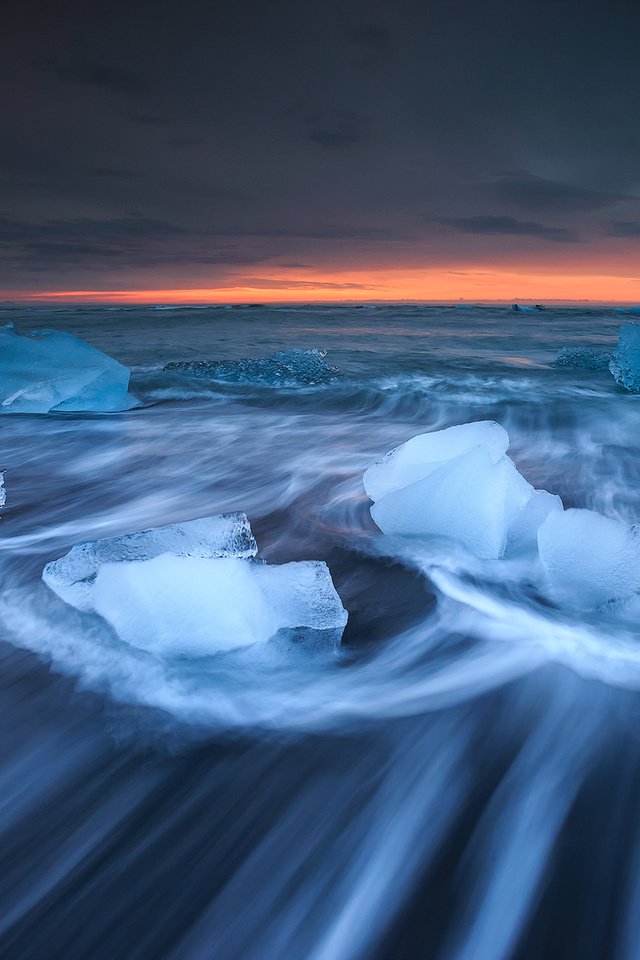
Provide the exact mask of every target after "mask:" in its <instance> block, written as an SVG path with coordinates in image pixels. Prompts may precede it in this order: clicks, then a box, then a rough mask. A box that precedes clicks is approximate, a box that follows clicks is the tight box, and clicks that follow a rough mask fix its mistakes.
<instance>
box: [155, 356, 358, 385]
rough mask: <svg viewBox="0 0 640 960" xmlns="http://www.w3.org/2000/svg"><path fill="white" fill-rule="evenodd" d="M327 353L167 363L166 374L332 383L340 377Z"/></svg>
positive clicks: (240, 380) (242, 380)
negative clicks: (326, 358)
mask: <svg viewBox="0 0 640 960" xmlns="http://www.w3.org/2000/svg"><path fill="white" fill-rule="evenodd" d="M326 355H327V353H326V350H299V349H297V348H293V349H290V350H278V351H277V352H276V353H272V354H270V355H269V356H267V357H258V358H256V359H255V360H185V361H172V362H171V363H167V364H166V366H165V367H164V369H165V370H166V371H167V373H183V374H186V375H187V376H189V377H198V378H199V379H204V380H224V381H229V382H233V383H236V382H237V383H245V382H249V383H263V384H268V385H270V386H274V385H275V386H278V385H282V386H286V385H296V384H305V385H309V386H313V385H315V384H321V383H331V382H332V381H334V380H338V379H339V378H340V376H341V374H340V371H339V370H338V368H337V367H332V366H331V365H330V364H328V363H326V361H325V359H324V358H325V357H326Z"/></svg>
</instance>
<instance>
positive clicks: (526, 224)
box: [439, 216, 580, 243]
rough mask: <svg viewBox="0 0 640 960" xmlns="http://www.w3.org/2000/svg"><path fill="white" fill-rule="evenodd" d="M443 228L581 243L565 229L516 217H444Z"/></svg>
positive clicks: (556, 241) (463, 231) (441, 221)
mask: <svg viewBox="0 0 640 960" xmlns="http://www.w3.org/2000/svg"><path fill="white" fill-rule="evenodd" d="M439 223H441V224H442V225H443V226H447V227H452V228H453V229H454V230H460V231H461V232H462V233H475V234H502V235H503V236H512V237H516V236H517V237H538V238H540V239H542V240H552V241H553V242H555V243H579V242H580V241H579V238H578V237H577V236H576V235H575V234H574V233H572V231H570V230H566V229H565V228H564V227H548V226H545V225H544V224H543V223H535V222H534V221H531V220H518V219H516V217H494V216H478V217H448V218H447V217H444V218H442V219H440V220H439Z"/></svg>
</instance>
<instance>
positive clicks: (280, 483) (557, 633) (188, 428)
mask: <svg viewBox="0 0 640 960" xmlns="http://www.w3.org/2000/svg"><path fill="white" fill-rule="evenodd" d="M625 319H629V318H628V317H626V318H625V316H623V315H621V314H619V313H616V312H614V311H613V310H612V309H604V308H593V309H588V310H587V309H582V308H571V309H569V308H567V309H557V310H556V309H553V310H552V309H549V310H546V311H545V312H541V313H538V312H521V313H513V312H511V310H509V309H508V308H506V307H477V308H466V309H460V308H453V307H449V308H442V307H429V306H406V305H405V306H386V307H376V308H373V307H368V306H365V307H362V308H358V307H354V306H348V307H346V306H341V307H336V306H311V307H286V308H284V307H283V308H278V307H260V306H252V307H242V308H233V309H229V308H222V307H217V308H213V307H204V308H171V309H169V308H167V309H158V308H148V307H108V308H106V307H80V306H78V307H73V308H66V307H65V308H62V307H60V308H54V307H39V308H22V307H11V306H6V307H2V308H0V322H9V321H12V322H14V324H15V327H16V329H17V330H19V331H27V330H29V329H33V328H40V327H46V328H52V329H56V330H64V331H67V332H70V333H73V334H75V335H76V336H79V337H81V338H83V339H85V340H87V341H89V342H90V343H91V344H93V345H94V346H96V347H98V348H99V349H101V350H103V351H104V352H106V353H108V354H110V355H112V356H114V357H116V358H117V359H118V360H120V361H121V362H122V363H124V364H126V365H127V366H129V367H131V369H132V382H131V390H132V393H133V394H134V395H135V396H136V397H137V398H138V400H139V401H140V405H139V406H138V407H136V408H135V409H133V410H130V411H128V412H126V413H120V414H108V415H95V414H94V415H89V414H86V415H80V414H50V415H37V416H36V415H26V414H21V415H12V416H9V415H7V416H4V417H2V418H1V419H0V430H1V431H2V443H1V445H0V468H4V469H5V470H6V474H5V483H6V488H7V504H6V507H5V509H4V510H3V512H2V513H3V516H2V520H1V521H0V582H1V593H0V636H1V637H2V643H1V644H0V656H1V659H2V670H1V673H0V712H1V716H0V738H1V741H0V742H1V744H2V750H1V751H0V833H1V837H2V841H1V846H2V867H1V869H0V957H2V958H7V960H29V958H31V960H53V958H55V960H58V958H60V960H164V958H167V960H169V958H171V960H511V958H513V960H638V958H640V645H639V644H640V637H639V627H640V622H638V620H637V619H636V618H635V616H634V614H629V615H625V616H613V615H612V616H608V615H603V614H602V613H593V614H582V615H580V616H577V615H576V614H575V613H571V611H569V610H566V609H564V608H562V607H561V606H557V605H554V604H546V605H545V604H543V603H541V602H538V601H537V600H536V599H535V598H532V597H531V593H530V590H529V588H528V583H527V576H526V571H520V573H519V574H518V576H515V575H512V574H511V573H510V574H509V576H508V577H506V576H505V577H501V576H500V575H499V574H498V573H497V572H496V571H497V567H496V566H495V565H494V566H492V567H490V568H489V567H487V569H486V570H485V569H480V570H478V571H476V573H475V574H474V575H462V574H461V573H460V571H459V569H458V568H457V566H456V563H457V561H456V554H455V551H452V553H451V555H450V556H449V555H445V556H443V555H440V556H439V558H438V561H437V563H434V562H433V560H432V559H430V558H429V557H428V556H426V555H425V553H424V552H423V551H421V550H420V549H419V548H418V547H415V548H414V547H412V546H407V545H406V544H402V543H398V542H396V541H394V540H393V538H386V537H384V536H383V535H382V534H381V533H380V532H379V531H378V530H377V528H376V527H375V525H374V523H373V521H372V520H371V517H370V515H369V506H370V502H369V500H368V498H367V496H366V494H365V492H364V489H363V486H362V475H363V472H364V471H365V469H366V468H367V467H368V466H370V465H371V464H372V463H373V462H375V461H376V460H378V459H379V458H380V457H382V456H383V455H384V453H385V452H386V451H388V450H389V449H390V448H392V447H394V446H396V445H398V444H400V443H402V442H404V441H405V440H407V439H409V438H410V437H412V436H414V435H416V434H419V433H423V432H426V431H430V430H436V429H440V428H442V427H447V426H450V425H452V424H457V423H465V422H468V421H474V420H482V419H493V420H496V421H498V422H499V423H500V424H502V425H503V426H504V427H505V428H506V429H507V430H508V432H509V435H510V437H511V447H510V450H509V455H510V456H511V457H512V458H513V459H514V461H515V463H516V464H517V466H518V468H519V470H520V471H521V472H522V473H523V474H524V475H525V477H526V478H527V479H528V480H530V481H531V482H532V483H533V484H534V486H536V487H540V488H545V489H547V490H549V491H551V492H553V493H557V494H559V495H560V496H561V497H562V499H563V501H564V504H565V506H567V507H570V506H579V507H588V508H590V509H594V510H598V511H600V512H602V513H604V514H606V515H608V516H610V517H614V518H617V519H621V520H624V521H626V522H628V523H634V522H636V521H637V520H638V518H639V517H640V396H637V395H633V394H630V393H626V392H625V391H623V390H621V389H620V388H619V387H618V386H617V385H616V383H615V382H614V380H613V378H612V376H611V375H610V373H609V372H608V371H607V370H588V369H572V368H560V367H555V366H553V360H554V358H555V356H556V354H557V353H558V351H559V350H560V349H561V348H562V347H565V346H585V347H594V348H596V349H601V350H608V349H610V348H612V347H613V346H614V344H615V341H616V337H617V331H618V328H619V326H620V324H621V323H622V322H623V321H624V320H625ZM312 349H314V350H315V349H318V350H326V351H327V354H326V358H324V361H320V360H317V361H314V362H310V366H309V367H307V366H305V362H306V361H305V358H304V356H301V355H298V354H294V355H293V356H292V357H291V358H290V360H289V361H288V369H289V373H288V374H287V373H286V372H285V373H280V374H273V371H271V370H270V368H267V369H266V370H265V369H264V367H263V366H261V365H251V364H249V365H240V366H238V365H237V364H234V363H233V361H237V360H240V359H247V358H249V359H255V358H260V357H264V356H266V355H269V354H272V353H274V352H277V351H283V350H285V351H291V350H312ZM195 360H215V361H220V365H219V366H218V379H216V380H209V379H207V378H206V377H201V376H200V377H193V376H190V375H188V374H187V373H185V372H184V371H181V370H180V369H177V370H176V369H174V370H171V371H164V370H163V367H164V365H165V364H167V363H170V362H174V361H195ZM227 364H228V368H226V367H224V366H222V365H227ZM323 364H329V365H331V368H337V369H338V371H339V374H337V373H335V372H334V371H333V370H332V369H330V368H328V367H327V368H324V367H323ZM323 369H326V376H325V375H324V374H323V372H322V371H323ZM318 371H319V372H318ZM272 374H273V375H272ZM229 511H244V512H246V513H247V515H248V516H249V519H250V521H251V524H252V528H253V531H254V533H255V536H256V539H257V541H258V545H259V548H260V555H261V556H262V557H264V558H265V559H267V560H268V561H271V562H276V563H279V562H284V561H288V560H299V559H321V560H325V561H326V562H327V563H328V565H329V567H330V570H331V574H332V576H333V580H334V583H335V585H336V588H337V590H338V592H339V594H340V596H341V598H342V601H343V603H344V606H345V607H346V609H347V610H348V611H349V622H348V624H347V627H346V630H345V633H344V637H343V642H342V646H341V648H340V651H339V653H338V654H337V655H336V656H335V657H333V658H331V659H330V660H317V659H314V658H306V657H304V656H301V657H299V658H294V659H292V660H291V662H290V663H286V664H284V665H282V666H280V667H279V668H278V669H271V668H270V669H264V668H263V667H262V666H261V665H260V664H257V665H254V666H252V665H251V663H250V662H247V663H245V664H244V665H243V666H242V667H241V668H239V672H238V674H237V675H233V676H232V675H230V674H229V671H225V672H222V671H219V670H215V669H210V670H209V669H202V668H201V665H199V664H198V663H197V662H196V663H193V662H189V661H188V660H184V661H181V662H179V663H173V664H171V665H169V666H167V664H166V663H164V662H162V661H161V660H157V659H155V658H154V657H152V656H150V655H146V654H143V653H141V652H140V651H138V652H134V651H132V648H126V645H124V644H117V643H115V642H113V643H111V644H110V643H107V642H105V640H104V637H103V636H102V634H101V633H100V632H99V631H98V630H97V629H96V627H95V624H94V622H93V618H92V617H91V616H88V615H86V614H80V613H79V612H78V611H76V610H74V609H72V608H70V607H66V606H65V605H64V604H62V602H61V601H60V600H59V599H58V598H57V597H56V596H55V595H53V594H52V593H51V592H50V591H49V590H48V589H47V587H45V585H44V584H43V583H42V581H41V573H42V568H43V566H44V565H45V563H47V562H48V561H50V560H52V559H55V558H57V557H59V556H61V555H62V554H64V553H66V552H67V550H68V549H69V548H70V547H71V546H72V545H73V544H74V543H77V542H78V541H81V540H90V539H97V538H99V537H108V536H115V535H117V534H121V533H126V532H130V531H136V530H141V529H143V528H148V527H152V526H157V525H161V524H166V523H171V522H175V521H179V520H187V519H191V518H193V517H199V516H205V515H208V514H215V513H221V512H229ZM592 549H593V551H596V552H597V550H598V544H597V543H594V544H593V545H592Z"/></svg>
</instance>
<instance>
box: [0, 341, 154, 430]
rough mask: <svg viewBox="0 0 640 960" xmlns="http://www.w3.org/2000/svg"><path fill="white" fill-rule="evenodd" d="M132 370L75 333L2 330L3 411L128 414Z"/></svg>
mask: <svg viewBox="0 0 640 960" xmlns="http://www.w3.org/2000/svg"><path fill="white" fill-rule="evenodd" d="M128 389H129V370H128V368H127V367H125V366H123V365H122V364H121V363H118V361H117V360H114V359H113V357H109V356H107V355H106V354H105V353H102V352H101V351H100V350H97V349H96V348H95V347H92V346H91V345H90V344H88V343H85V341H84V340H80V339H78V337H74V336H72V335H71V334H70V333H59V332H57V331H54V330H36V331H34V332H33V333H31V334H29V335H28V336H25V335H22V334H19V333H16V332H15V331H14V330H13V328H12V327H11V326H5V327H2V328H0V411H2V412H4V413H49V412H50V411H54V410H55V411H58V410H60V411H63V410H68V411H87V412H96V413H100V412H104V413H109V412H113V411H117V410H128V409H130V408H131V407H132V406H134V405H135V401H134V400H133V399H132V397H131V396H130V395H129V393H128Z"/></svg>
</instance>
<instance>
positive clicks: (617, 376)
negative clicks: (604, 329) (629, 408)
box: [609, 323, 640, 393]
mask: <svg viewBox="0 0 640 960" xmlns="http://www.w3.org/2000/svg"><path fill="white" fill-rule="evenodd" d="M609 369H610V370H611V373H612V374H613V378H614V380H615V381H616V383H618V384H619V385H620V386H621V387H624V388H625V390H629V391H631V392H632V393H638V392H640V323H623V324H622V326H621V327H620V332H619V334H618V343H617V345H616V348H615V350H614V351H613V354H612V355H611V360H610V362H609Z"/></svg>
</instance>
